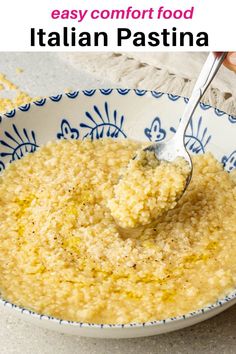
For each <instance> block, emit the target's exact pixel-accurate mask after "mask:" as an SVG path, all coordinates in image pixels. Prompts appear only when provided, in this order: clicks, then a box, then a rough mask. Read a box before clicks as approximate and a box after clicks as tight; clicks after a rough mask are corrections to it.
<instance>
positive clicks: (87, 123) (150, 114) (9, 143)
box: [0, 89, 236, 338]
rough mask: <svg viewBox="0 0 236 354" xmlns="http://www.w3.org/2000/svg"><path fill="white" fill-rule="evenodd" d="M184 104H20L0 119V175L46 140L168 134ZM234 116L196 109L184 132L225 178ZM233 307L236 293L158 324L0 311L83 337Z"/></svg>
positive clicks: (145, 99)
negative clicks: (210, 155)
mask: <svg viewBox="0 0 236 354" xmlns="http://www.w3.org/2000/svg"><path fill="white" fill-rule="evenodd" d="M187 102H188V99H187V98H183V97H179V96H176V95H170V94H164V93H161V92H156V91H151V92H150V91H146V90H129V89H100V90H86V91H79V92H78V91H76V92H71V93H67V94H64V95H57V96H52V97H49V98H47V99H41V100H39V101H36V102H34V103H31V104H26V105H24V106H22V107H19V108H18V109H16V110H13V111H11V112H8V113H6V114H3V115H2V116H1V117H0V171H3V170H4V168H5V167H6V165H7V164H8V163H11V162H13V161H15V160H18V159H21V158H22V157H23V156H24V155H25V154H27V153H32V152H34V151H36V150H37V149H38V147H39V146H41V145H42V144H45V143H46V142H47V141H49V140H53V139H84V138H90V139H93V140H94V139H100V138H102V137H110V138H113V139H125V138H127V137H128V138H132V139H136V140H141V141H150V142H159V141H163V140H167V139H169V138H170V137H171V136H172V135H173V134H174V133H175V131H176V128H177V126H178V123H179V120H180V118H181V114H182V112H183V109H184V107H185V105H186V104H187ZM235 136H236V117H234V116H229V115H227V114H226V113H224V112H222V111H220V110H219V109H216V108H213V107H211V106H209V105H206V104H203V103H200V104H199V106H198V108H197V110H196V112H195V114H194V117H193V118H192V120H191V122H190V124H189V127H188V129H187V132H186V137H185V143H186V146H187V148H188V150H189V151H190V152H191V153H192V154H203V153H205V152H206V151H211V152H212V153H213V154H214V155H215V156H216V158H217V159H218V160H219V161H221V162H222V164H223V165H224V168H225V169H226V170H227V171H228V172H231V171H232V170H233V169H234V168H235V167H236V139H235ZM234 303H236V290H235V291H234V292H232V293H231V294H229V295H228V296H227V297H225V298H222V299H218V300H217V301H216V302H215V303H214V304H211V305H209V306H208V307H205V308H202V309H199V310H197V311H196V312H192V313H188V314H183V315H182V316H179V317H176V318H168V319H166V320H163V321H152V322H148V323H131V324H122V323H121V324H119V325H114V324H112V323H111V324H99V325H98V324H93V323H76V322H70V321H65V320H63V319H57V318H53V317H50V316H47V315H46V314H37V313H34V312H32V311H30V310H28V309H26V308H20V307H18V306H16V305H14V304H11V303H9V302H8V301H6V300H4V299H0V305H1V307H3V308H5V309H6V310H9V311H10V312H11V313H12V314H13V313H15V314H17V315H18V316H20V317H21V318H24V319H26V320H28V321H31V322H32V323H35V324H36V325H40V326H42V327H45V328H50V329H54V330H57V331H59V332H64V333H69V334H75V335H81V336H90V337H116V338H121V337H138V336H148V335H154V334H159V333H164V332H169V331H173V330H176V329H179V328H183V327H187V326H190V325H193V324H194V323H197V322H200V321H203V320H205V319H207V318H210V317H212V316H214V315H216V314H218V313H220V312H221V311H223V310H225V309H226V308H228V307H229V306H231V305H233V304H234Z"/></svg>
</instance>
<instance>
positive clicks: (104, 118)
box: [80, 92, 127, 140]
mask: <svg viewBox="0 0 236 354" xmlns="http://www.w3.org/2000/svg"><path fill="white" fill-rule="evenodd" d="M121 94H122V95H126V94H127V92H122V93H121ZM85 115H86V117H87V121H86V123H80V127H81V128H85V129H86V130H87V131H88V132H87V133H85V135H84V137H83V138H88V137H89V138H90V139H91V140H94V139H101V138H105V137H106V138H118V137H119V136H122V137H123V138H126V137H127V136H126V134H125V132H124V130H123V123H124V119H125V117H124V115H121V116H119V115H118V113H117V110H116V109H115V110H113V111H112V113H111V112H110V111H109V105H108V103H107V102H105V104H104V111H101V109H99V108H98V106H97V105H94V106H93V113H90V112H88V111H87V112H85Z"/></svg>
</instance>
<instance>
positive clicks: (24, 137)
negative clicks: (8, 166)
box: [0, 124, 38, 162]
mask: <svg viewBox="0 0 236 354" xmlns="http://www.w3.org/2000/svg"><path fill="white" fill-rule="evenodd" d="M12 130H13V132H11V133H9V131H5V139H4V140H0V148H1V150H0V156H1V157H9V158H10V162H12V161H15V160H19V159H21V158H22V157H23V156H25V155H26V154H28V153H32V152H34V151H36V149H37V148H38V145H37V143H36V134H35V132H34V130H31V131H30V132H28V131H27V129H26V128H23V130H22V132H21V133H20V131H19V130H18V128H17V127H16V125H15V124H12ZM3 149H4V150H3Z"/></svg>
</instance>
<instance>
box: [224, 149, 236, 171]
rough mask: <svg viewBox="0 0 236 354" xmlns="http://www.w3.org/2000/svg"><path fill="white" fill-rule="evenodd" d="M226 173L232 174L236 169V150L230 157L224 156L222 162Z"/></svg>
mask: <svg viewBox="0 0 236 354" xmlns="http://www.w3.org/2000/svg"><path fill="white" fill-rule="evenodd" d="M221 162H222V164H223V166H224V168H225V170H226V171H228V172H231V171H233V170H234V169H235V168H236V150H235V151H233V152H232V153H231V154H230V155H229V156H223V158H222V160H221Z"/></svg>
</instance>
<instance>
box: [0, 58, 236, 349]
mask: <svg viewBox="0 0 236 354" xmlns="http://www.w3.org/2000/svg"><path fill="white" fill-rule="evenodd" d="M17 67H20V68H23V69H24V72H23V73H21V74H18V75H17V74H16V68H17ZM1 72H2V73H5V74H7V76H8V78H9V79H11V80H12V81H13V82H14V83H16V84H18V85H19V86H20V87H21V88H22V89H23V90H26V91H28V92H29V93H30V95H31V96H44V95H52V94H56V93H60V92H63V91H64V90H65V89H67V88H71V89H78V88H79V89H80V88H82V89H85V88H96V87H108V86H109V87H112V86H113V85H112V83H111V82H107V81H106V80H104V81H101V80H97V79H96V78H95V77H94V76H92V75H90V74H89V73H86V72H84V71H82V70H81V69H80V68H79V66H78V68H75V67H72V66H71V65H70V63H66V62H64V61H63V60H62V59H61V58H60V55H58V54H48V53H30V54H29V53H0V73H1ZM0 95H8V92H3V93H0ZM23 353H24V354H51V353H52V354H54V353H56V354H62V353H63V354H77V353H81V354H128V353H130V354H134V353H135V354H154V353H160V354H161V353H168V354H172V353H173V354H174V353H175V354H178V353H183V354H184V353H187V354H192V353H194V354H195V353H207V354H210V353H214V354H224V353H226V354H231V353H232V354H234V353H236V306H234V307H232V308H230V309H229V310H227V311H225V312H224V313H222V314H220V315H218V316H217V317H214V318H213V319H211V320H208V321H205V322H203V323H200V324H198V325H195V326H193V327H190V328H187V329H184V330H181V331H177V332H172V333H169V334H164V335H160V336H154V337H146V338H137V339H120V340H116V339H106V340H105V339H91V338H79V337H72V336H67V335H62V334H59V333H56V332H52V331H47V330H43V329H41V328H38V327H35V326H33V325H30V324H28V323H25V322H23V321H21V320H19V319H16V318H14V317H12V316H9V315H8V314H6V313H1V314H0V354H23Z"/></svg>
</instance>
